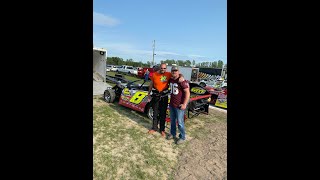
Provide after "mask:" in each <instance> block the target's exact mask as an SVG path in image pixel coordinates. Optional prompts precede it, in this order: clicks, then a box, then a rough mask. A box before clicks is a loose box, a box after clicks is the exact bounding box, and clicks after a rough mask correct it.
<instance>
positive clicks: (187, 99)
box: [180, 88, 190, 110]
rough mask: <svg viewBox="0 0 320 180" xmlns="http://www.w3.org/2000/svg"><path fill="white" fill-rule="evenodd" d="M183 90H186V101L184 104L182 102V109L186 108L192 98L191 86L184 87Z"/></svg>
mask: <svg viewBox="0 0 320 180" xmlns="http://www.w3.org/2000/svg"><path fill="white" fill-rule="evenodd" d="M183 91H184V101H183V104H181V107H180V109H181V110H185V109H186V107H187V105H188V102H189V98H190V90H189V88H185V89H183Z"/></svg>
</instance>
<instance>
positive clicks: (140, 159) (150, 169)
mask: <svg viewBox="0 0 320 180" xmlns="http://www.w3.org/2000/svg"><path fill="white" fill-rule="evenodd" d="M225 119H226V116H223V115H219V114H216V113H212V114H210V115H208V116H207V115H200V116H198V117H196V118H193V119H190V120H187V122H186V132H187V135H188V136H191V137H193V138H197V137H199V138H201V137H202V136H205V135H206V134H207V133H209V132H206V131H205V129H204V127H205V125H206V123H213V122H217V121H226V120H225ZM150 127H151V120H149V119H148V118H147V117H146V115H144V114H143V113H138V112H135V111H132V110H131V109H129V108H126V107H123V106H120V105H118V104H116V103H114V104H107V103H105V102H104V101H102V100H101V99H99V98H96V99H94V105H93V137H94V144H93V149H94V150H93V151H94V154H93V159H94V162H93V167H94V168H93V179H95V180H100V179H101V180H102V179H103V180H105V179H159V177H164V179H173V177H174V176H173V175H172V172H173V171H174V170H175V168H176V166H177V163H178V154H179V153H180V152H183V150H184V149H185V147H186V146H188V144H189V143H188V141H187V143H185V144H182V145H179V146H178V145H176V144H174V143H173V141H168V140H165V139H163V138H162V137H161V136H160V134H159V133H155V134H154V135H150V134H147V131H148V128H150ZM167 127H170V124H168V125H167ZM202 130H204V131H202ZM166 131H167V132H169V130H168V129H166ZM201 131H202V132H201Z"/></svg>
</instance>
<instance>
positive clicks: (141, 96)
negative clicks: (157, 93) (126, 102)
mask: <svg viewBox="0 0 320 180" xmlns="http://www.w3.org/2000/svg"><path fill="white" fill-rule="evenodd" d="M147 95H148V93H147V92H141V91H138V92H136V93H135V94H134V95H133V96H132V97H131V99H130V102H131V103H133V104H140V103H141V101H142V100H143V99H144V98H145V97H146V96H147Z"/></svg>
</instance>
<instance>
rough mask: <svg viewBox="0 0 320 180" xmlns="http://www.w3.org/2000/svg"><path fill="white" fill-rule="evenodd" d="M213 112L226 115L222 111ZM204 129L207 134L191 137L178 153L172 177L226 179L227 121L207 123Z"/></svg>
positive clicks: (187, 179)
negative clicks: (184, 147)
mask: <svg viewBox="0 0 320 180" xmlns="http://www.w3.org/2000/svg"><path fill="white" fill-rule="evenodd" d="M211 112H212V111H211ZM215 113H220V115H222V116H226V113H224V114H225V115H223V112H217V111H215ZM204 131H205V132H208V134H206V135H205V136H202V137H200V138H193V139H191V140H190V143H189V144H188V146H187V147H186V149H185V150H184V151H183V152H182V153H180V154H179V155H178V167H177V170H176V171H175V172H174V179H177V180H180V179H185V180H199V179H214V180H226V179H227V123H226V122H221V121H220V122H214V123H208V124H207V125H206V126H205V129H204Z"/></svg>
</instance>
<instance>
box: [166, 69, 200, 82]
mask: <svg viewBox="0 0 320 180" xmlns="http://www.w3.org/2000/svg"><path fill="white" fill-rule="evenodd" d="M171 68H172V66H167V71H168V72H171ZM179 71H180V73H181V74H183V77H184V79H186V80H188V81H190V82H195V83H197V82H198V74H199V68H192V67H182V66H179Z"/></svg>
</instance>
